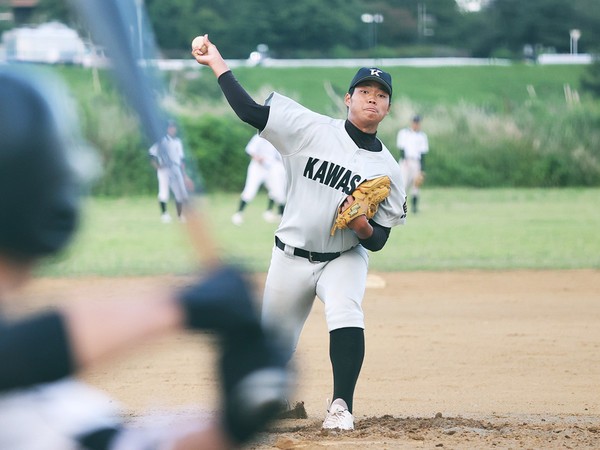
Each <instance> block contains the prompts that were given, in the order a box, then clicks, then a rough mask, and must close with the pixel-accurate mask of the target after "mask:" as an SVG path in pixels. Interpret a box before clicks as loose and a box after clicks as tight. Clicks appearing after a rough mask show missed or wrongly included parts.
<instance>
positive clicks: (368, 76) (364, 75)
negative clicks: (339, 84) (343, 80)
mask: <svg viewBox="0 0 600 450" xmlns="http://www.w3.org/2000/svg"><path fill="white" fill-rule="evenodd" d="M369 80H372V81H377V82H378V83H379V84H381V85H382V86H383V89H384V90H386V91H387V93H388V94H390V97H391V96H392V76H391V75H390V74H389V73H387V72H385V71H383V70H381V69H378V68H377V67H361V68H360V69H358V72H356V75H354V78H352V81H351V82H350V88H349V89H348V90H351V89H352V88H355V87H356V85H357V84H360V83H362V82H363V81H369Z"/></svg>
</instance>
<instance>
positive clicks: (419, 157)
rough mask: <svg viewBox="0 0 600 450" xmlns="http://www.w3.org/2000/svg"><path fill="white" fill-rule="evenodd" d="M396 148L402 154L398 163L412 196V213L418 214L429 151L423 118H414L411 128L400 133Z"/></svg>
mask: <svg viewBox="0 0 600 450" xmlns="http://www.w3.org/2000/svg"><path fill="white" fill-rule="evenodd" d="M396 146H397V147H398V149H399V150H400V153H401V154H400V160H399V161H398V162H399V164H400V169H401V170H402V178H404V189H405V191H406V194H407V195H410V196H411V202H412V212H413V213H417V208H418V203H419V189H420V187H421V185H422V184H423V181H424V180H425V154H426V153H427V152H428V151H429V141H428V139H427V134H425V132H424V131H422V130H421V116H419V115H416V116H414V117H413V118H412V122H411V124H410V127H406V128H402V129H401V130H400V131H398V136H397V138H396Z"/></svg>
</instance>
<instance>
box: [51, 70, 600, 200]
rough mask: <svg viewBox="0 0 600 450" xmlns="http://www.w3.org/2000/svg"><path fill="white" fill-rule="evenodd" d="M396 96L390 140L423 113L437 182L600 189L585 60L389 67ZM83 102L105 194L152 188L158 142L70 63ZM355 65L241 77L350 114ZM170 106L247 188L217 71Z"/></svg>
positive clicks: (183, 88)
mask: <svg viewBox="0 0 600 450" xmlns="http://www.w3.org/2000/svg"><path fill="white" fill-rule="evenodd" d="M389 70H390V72H391V73H392V76H393V77H394V86H395V88H394V97H393V101H392V109H391V111H390V114H389V117H388V118H386V119H385V120H384V121H383V122H382V124H381V126H380V130H379V133H378V135H379V137H380V138H381V139H382V140H383V142H384V143H385V144H386V145H387V147H388V148H389V149H390V150H391V151H392V152H393V153H395V156H398V154H397V149H396V148H395V141H396V133H397V132H398V130H399V129H400V128H402V127H404V126H406V125H407V124H408V123H409V121H410V117H411V116H412V115H413V114H415V113H420V114H421V115H423V117H424V120H423V129H424V131H426V132H427V133H428V136H429V140H430V147H431V152H430V154H429V155H428V157H427V159H428V161H427V166H428V173H427V178H428V184H429V185H430V186H467V187H565V186H600V105H598V104H597V102H594V101H592V100H590V99H588V98H585V97H582V98H581V100H580V101H571V100H568V99H567V98H566V97H565V91H564V89H565V86H569V87H570V88H571V89H575V90H576V89H577V87H578V85H579V79H580V77H581V73H582V71H583V70H584V67H583V66H533V65H512V66H506V67H504V66H484V67H441V68H415V67H392V68H389ZM62 71H63V73H64V74H65V76H67V78H68V80H69V82H70V84H71V85H72V86H73V88H74V89H75V91H76V95H77V97H78V98H79V99H80V100H81V103H82V110H83V114H82V115H83V117H84V118H85V124H86V131H87V133H86V134H87V135H88V136H89V138H90V140H91V141H92V143H93V144H95V145H96V146H97V147H98V148H99V151H100V153H101V156H102V159H103V161H104V168H105V175H104V177H103V178H102V179H101V181H100V183H99V184H98V185H97V186H96V187H95V191H94V192H96V193H98V194H103V195H111V196H115V195H120V194H121V195H130V194H135V195H139V194H147V193H150V192H151V191H152V190H153V189H154V184H155V180H154V174H153V171H152V170H151V168H150V166H149V164H148V160H147V158H146V156H145V155H146V153H145V152H146V149H147V146H148V145H147V143H144V141H143V139H142V138H141V136H140V135H139V130H137V128H136V125H137V122H136V121H135V120H134V119H132V118H131V114H130V112H129V111H128V110H127V108H124V107H123V105H122V101H121V100H120V99H119V98H118V96H117V95H116V93H115V91H114V89H113V88H112V84H111V82H110V79H109V78H108V77H107V74H106V73H101V74H100V76H99V77H98V79H99V80H100V83H99V85H100V86H101V90H98V88H96V87H94V88H93V89H91V86H97V85H98V83H96V84H94V83H92V81H93V79H94V77H93V76H92V74H91V73H90V72H89V71H86V70H83V71H82V70H74V69H72V68H64V69H62ZM354 72H355V68H266V67H253V68H248V67H241V68H238V69H236V70H235V73H236V76H237V77H238V79H239V80H240V81H241V83H242V84H243V86H245V87H246V88H247V89H248V91H249V92H250V93H251V94H252V95H253V96H254V98H255V99H256V100H257V101H259V102H260V101H262V100H263V99H264V98H265V97H266V96H267V95H268V93H269V92H270V91H271V90H277V91H279V92H281V93H283V94H285V95H288V96H290V97H292V98H294V99H296V100H298V101H299V102H301V103H302V104H304V105H306V106H307V107H309V108H311V109H313V110H315V111H317V112H321V113H325V114H330V115H333V116H335V117H340V118H342V117H345V106H344V105H343V103H341V102H340V99H341V98H343V95H344V94H345V92H346V90H347V83H348V80H350V79H351V77H352V76H353V74H354ZM168 82H169V83H168V86H169V89H168V92H167V93H166V95H165V97H164V105H165V107H166V108H167V109H168V110H169V111H170V112H171V113H172V114H173V115H175V116H177V117H178V118H180V119H181V122H182V124H183V130H182V132H183V137H184V141H185V142H186V146H187V149H188V155H189V156H190V157H191V160H192V161H191V163H192V164H191V168H196V169H197V170H198V172H199V173H201V174H202V175H203V176H204V178H205V179H206V181H207V183H206V185H207V187H208V188H214V189H219V190H227V191H230V192H236V191H239V190H240V189H241V187H242V185H243V180H244V177H245V167H246V163H247V156H246V155H245V154H244V152H243V148H244V147H245V145H246V143H247V140H248V139H249V137H250V135H251V134H252V132H253V130H252V128H251V127H249V126H248V125H246V124H244V123H242V122H240V121H239V119H238V118H237V117H236V116H235V115H234V114H233V112H232V111H231V109H230V108H229V106H228V105H227V104H226V102H225V100H224V99H223V96H222V94H221V92H220V89H219V88H218V85H217V83H216V82H215V80H214V76H213V75H212V73H211V72H210V70H209V69H207V68H204V67H200V66H198V68H196V69H194V70H191V71H189V72H182V73H176V74H171V75H170V76H169V80H168Z"/></svg>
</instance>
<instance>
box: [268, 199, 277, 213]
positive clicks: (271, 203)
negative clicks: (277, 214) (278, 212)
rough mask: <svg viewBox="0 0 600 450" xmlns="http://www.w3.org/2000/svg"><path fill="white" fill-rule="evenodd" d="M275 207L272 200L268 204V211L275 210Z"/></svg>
mask: <svg viewBox="0 0 600 450" xmlns="http://www.w3.org/2000/svg"><path fill="white" fill-rule="evenodd" d="M273 205H275V201H274V200H273V199H272V198H270V199H269V203H267V211H271V210H272V209H273Z"/></svg>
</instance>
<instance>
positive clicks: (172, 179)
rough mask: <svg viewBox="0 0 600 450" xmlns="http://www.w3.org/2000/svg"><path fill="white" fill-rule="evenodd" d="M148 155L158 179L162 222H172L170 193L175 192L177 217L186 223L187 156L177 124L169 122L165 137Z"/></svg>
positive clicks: (153, 146)
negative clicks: (184, 208) (184, 205)
mask: <svg viewBox="0 0 600 450" xmlns="http://www.w3.org/2000/svg"><path fill="white" fill-rule="evenodd" d="M148 153H149V154H150V161H151V163H152V165H153V166H154V168H155V169H156V176H157V178H158V203H159V206H160V212H161V216H160V218H161V220H162V221H163V222H164V223H168V222H171V216H170V214H169V213H168V211H167V204H168V202H169V198H170V192H171V191H173V196H174V197H175V205H176V207H177V216H178V217H179V220H181V221H184V220H185V218H184V215H183V204H184V203H185V202H186V201H187V199H188V192H187V189H186V186H185V178H186V174H185V161H184V159H185V155H184V152H183V144H182V142H181V139H179V137H178V136H177V124H176V123H175V122H174V121H169V123H168V125H167V133H166V135H165V137H164V138H162V139H161V140H160V141H159V142H156V143H155V144H154V145H152V147H150V149H149V150H148Z"/></svg>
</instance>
